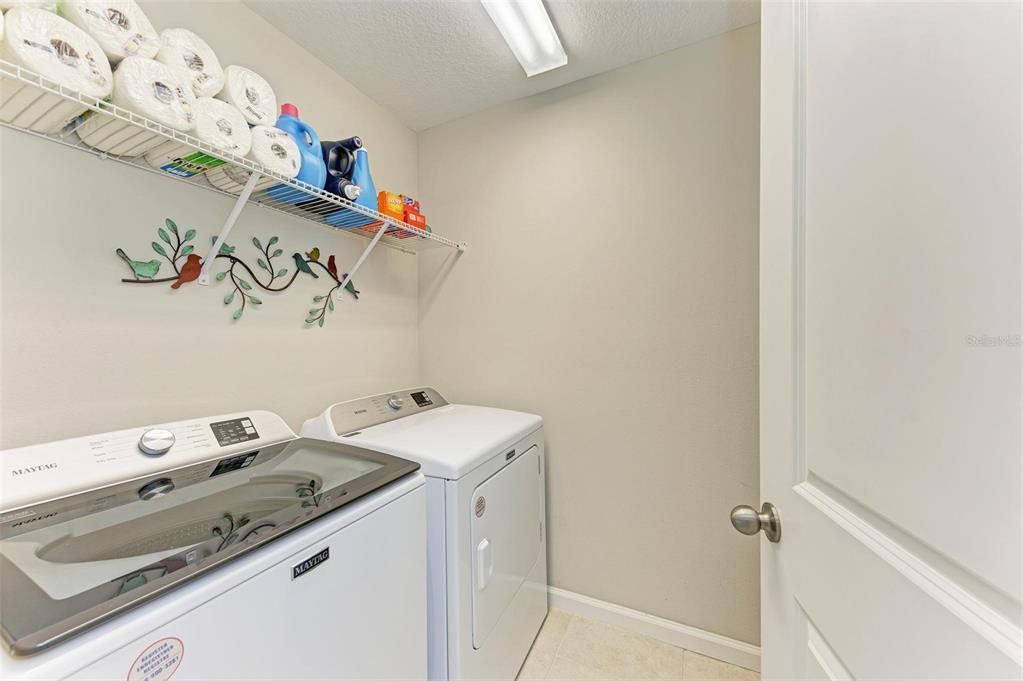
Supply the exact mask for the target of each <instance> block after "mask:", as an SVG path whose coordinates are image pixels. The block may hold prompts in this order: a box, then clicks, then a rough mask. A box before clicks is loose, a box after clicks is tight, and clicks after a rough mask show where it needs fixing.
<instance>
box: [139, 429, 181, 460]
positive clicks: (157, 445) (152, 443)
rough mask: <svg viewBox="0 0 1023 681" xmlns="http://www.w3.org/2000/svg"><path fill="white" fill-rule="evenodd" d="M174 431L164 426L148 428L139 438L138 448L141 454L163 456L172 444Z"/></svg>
mask: <svg viewBox="0 0 1023 681" xmlns="http://www.w3.org/2000/svg"><path fill="white" fill-rule="evenodd" d="M174 440H175V438H174V433H172V432H170V431H169V430H166V429H164V428H150V429H149V430H147V431H146V432H144V433H142V437H140V438H139V449H140V450H141V451H142V453H143V454H148V455H150V456H163V455H164V454H166V453H167V452H169V451H170V448H171V447H173V446H174Z"/></svg>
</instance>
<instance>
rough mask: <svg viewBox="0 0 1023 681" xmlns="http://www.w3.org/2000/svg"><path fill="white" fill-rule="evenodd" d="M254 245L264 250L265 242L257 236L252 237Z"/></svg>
mask: <svg viewBox="0 0 1023 681" xmlns="http://www.w3.org/2000/svg"><path fill="white" fill-rule="evenodd" d="M252 245H253V246H255V247H256V248H258V249H259V250H263V244H261V243H259V239H257V238H256V237H252Z"/></svg>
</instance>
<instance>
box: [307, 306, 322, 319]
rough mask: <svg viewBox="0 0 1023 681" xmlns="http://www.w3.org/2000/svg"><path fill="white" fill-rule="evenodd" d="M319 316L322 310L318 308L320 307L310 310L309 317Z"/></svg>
mask: <svg viewBox="0 0 1023 681" xmlns="http://www.w3.org/2000/svg"><path fill="white" fill-rule="evenodd" d="M318 314H320V308H318V307H314V308H313V309H311V310H309V316H310V317H312V316H313V315H318Z"/></svg>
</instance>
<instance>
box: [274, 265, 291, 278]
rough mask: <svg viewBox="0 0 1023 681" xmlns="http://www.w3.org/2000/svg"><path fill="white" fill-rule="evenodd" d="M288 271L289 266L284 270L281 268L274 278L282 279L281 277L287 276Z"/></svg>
mask: <svg viewBox="0 0 1023 681" xmlns="http://www.w3.org/2000/svg"><path fill="white" fill-rule="evenodd" d="M287 273H288V268H287V267H285V268H284V269H283V270H281V271H280V272H278V273H277V274H276V275H274V279H280V278H281V277H283V276H285V275H286V274H287Z"/></svg>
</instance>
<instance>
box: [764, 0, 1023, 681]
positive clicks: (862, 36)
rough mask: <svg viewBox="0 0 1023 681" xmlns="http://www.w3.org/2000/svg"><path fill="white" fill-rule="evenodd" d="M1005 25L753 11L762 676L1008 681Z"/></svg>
mask: <svg viewBox="0 0 1023 681" xmlns="http://www.w3.org/2000/svg"><path fill="white" fill-rule="evenodd" d="M1021 22H1023V17H1021V9H1020V4H1019V3H1018V2H994V3H979V2H960V3H955V2H952V3H937V2H885V3H881V2H877V3H868V2H811V3H805V2H788V1H786V2H775V1H766V2H764V5H763V23H762V30H763V43H762V69H763V82H762V92H763V106H762V121H761V154H762V155H761V230H762V231H761V279H760V281H761V457H762V458H761V461H762V463H761V494H762V499H763V500H764V501H770V502H772V503H774V504H775V506H777V508H778V510H779V513H780V518H781V540H780V542H779V543H770V542H768V541H766V539H763V538H762V539H761V541H762V542H763V544H762V551H761V563H762V565H761V567H762V580H763V584H762V592H763V632H762V645H763V675H764V678H766V679H803V678H832V679H844V678H856V679H909V678H915V679H966V678H971V679H972V678H976V679H980V678H983V679H1003V678H1006V679H1007V678H1016V679H1018V678H1020V676H1021V657H1023V654H1021V623H1023V617H1021V606H1020V603H1021V568H1023V565H1021V555H1020V552H1021V532H1023V528H1021V514H1023V509H1021V501H1020V497H1021V423H1020V421H1021V399H1020V385H1021V361H1020V335H1019V334H1020V330H1021V324H1020V317H1021V295H1020V281H1021V279H1020V273H1021V272H1020V269H1021V268H1020V232H1021V207H1020V202H1021V180H1023V178H1021V172H1020V160H1021V152H1020V146H1021V135H1020V127H1021V105H1020V100H1021V67H1020V63H1021V57H1020V50H1021ZM761 536H762V537H763V535H761Z"/></svg>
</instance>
